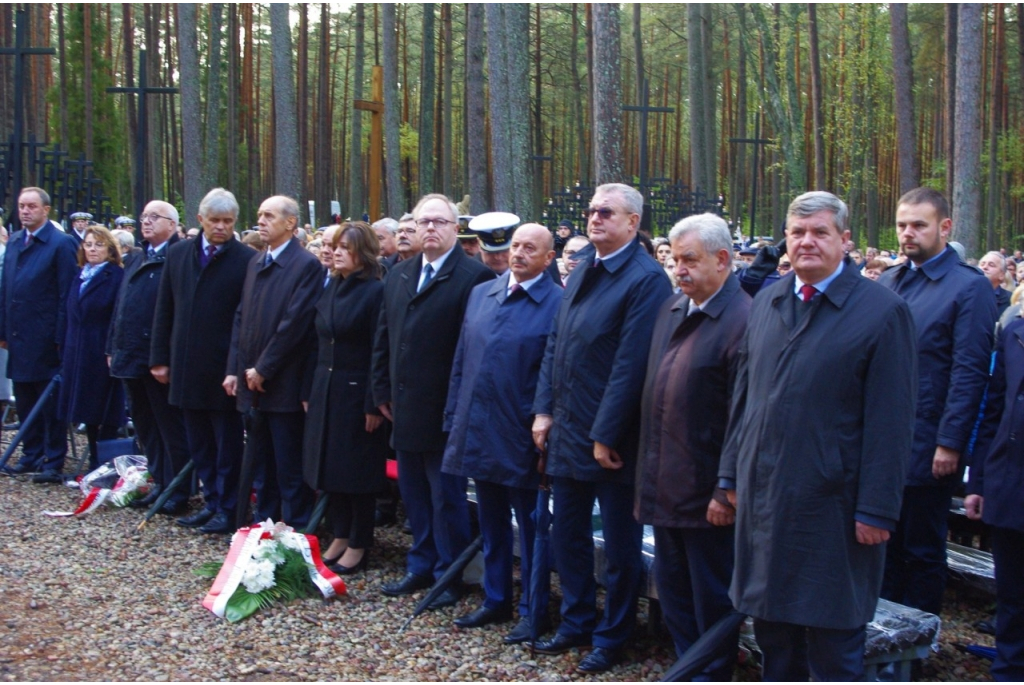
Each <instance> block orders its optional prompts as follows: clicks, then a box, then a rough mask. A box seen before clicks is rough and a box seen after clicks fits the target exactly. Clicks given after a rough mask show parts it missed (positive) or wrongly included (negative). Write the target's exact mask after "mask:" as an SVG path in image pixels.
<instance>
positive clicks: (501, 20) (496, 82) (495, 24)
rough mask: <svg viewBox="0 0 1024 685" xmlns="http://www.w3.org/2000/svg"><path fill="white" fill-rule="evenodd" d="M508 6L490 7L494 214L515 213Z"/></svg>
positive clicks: (494, 5) (488, 11) (488, 83)
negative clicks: (506, 17) (507, 38)
mask: <svg viewBox="0 0 1024 685" xmlns="http://www.w3.org/2000/svg"><path fill="white" fill-rule="evenodd" d="M506 7H507V5H506V4H505V3H487V5H486V11H487V48H488V52H487V85H488V91H489V96H490V97H489V101H488V102H489V111H490V115H491V159H493V160H494V164H493V165H492V167H491V174H492V176H493V178H494V191H493V192H494V196H493V197H494V203H493V206H492V207H491V209H492V210H494V211H499V212H514V211H515V195H514V193H513V190H512V182H513V181H512V164H511V163H510V162H511V160H510V159H509V157H510V156H511V154H512V143H511V141H510V140H509V136H510V132H511V125H510V123H509V108H508V103H507V102H506V98H507V97H508V95H509V86H508V80H509V73H508V57H507V55H506V54H505V53H506V50H507V49H508V43H507V41H506V35H505V11H506Z"/></svg>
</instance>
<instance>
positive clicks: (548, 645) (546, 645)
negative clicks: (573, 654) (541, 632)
mask: <svg viewBox="0 0 1024 685" xmlns="http://www.w3.org/2000/svg"><path fill="white" fill-rule="evenodd" d="M589 646H590V636H589V635H570V636H566V635H562V634H561V633H555V636H554V637H553V638H551V639H550V640H541V641H539V642H538V643H537V644H535V645H534V646H533V648H534V650H535V651H536V652H537V653H538V654H562V653H563V652H568V651H569V650H570V649H573V648H574V647H589Z"/></svg>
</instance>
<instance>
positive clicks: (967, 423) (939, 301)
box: [878, 247, 996, 485]
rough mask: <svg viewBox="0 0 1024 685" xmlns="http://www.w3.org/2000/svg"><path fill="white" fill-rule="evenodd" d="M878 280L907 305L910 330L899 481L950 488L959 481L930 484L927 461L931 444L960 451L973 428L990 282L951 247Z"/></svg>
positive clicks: (984, 360) (985, 350)
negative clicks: (910, 369) (905, 448)
mask: <svg viewBox="0 0 1024 685" xmlns="http://www.w3.org/2000/svg"><path fill="white" fill-rule="evenodd" d="M878 282H879V283H881V284H882V285H884V286H886V287H887V288H889V289H890V290H893V291H894V292H896V293H897V294H898V295H900V296H901V297H903V299H905V300H906V301H907V304H908V305H910V312H911V313H912V314H913V315H914V325H915V327H916V329H917V350H918V353H919V354H920V359H919V360H918V366H917V370H918V374H919V377H918V385H917V390H918V397H917V418H916V423H915V428H914V445H913V450H912V452H911V457H910V461H909V462H908V464H907V469H908V470H907V481H906V484H907V485H939V484H942V483H950V482H952V481H954V480H956V479H957V478H958V476H957V475H956V474H952V475H950V476H946V477H945V478H943V479H941V480H937V479H936V478H935V477H934V476H933V475H932V460H933V458H934V456H935V447H936V446H937V445H942V446H943V447H948V448H950V449H953V450H956V451H958V452H961V453H963V452H964V451H965V450H966V449H967V443H968V441H969V440H970V437H971V431H972V430H973V429H974V424H975V421H976V419H977V417H978V409H979V406H980V404H981V398H982V394H983V393H984V392H985V385H986V384H987V383H988V373H989V367H990V363H991V362H990V360H991V354H992V330H993V328H994V327H995V323H996V301H995V296H994V295H993V294H992V285H991V284H990V283H989V282H988V279H986V278H985V277H984V276H983V275H982V274H981V272H980V271H978V270H977V269H975V268H974V267H972V266H968V265H967V264H964V263H963V262H961V261H960V259H959V257H958V256H957V254H956V252H955V251H954V250H953V248H951V247H947V248H946V251H945V252H944V253H942V256H941V257H940V258H939V259H937V260H936V261H934V262H931V263H930V264H925V265H924V266H922V267H921V269H920V270H919V271H918V272H917V273H915V272H913V271H911V269H910V264H909V262H908V263H904V264H902V265H900V266H898V267H893V268H891V269H888V270H887V271H886V272H885V273H883V274H882V276H881V277H880V278H879V279H878ZM963 461H964V460H963V459H961V464H962V463H963Z"/></svg>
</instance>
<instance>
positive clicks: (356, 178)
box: [346, 3, 366, 220]
mask: <svg viewBox="0 0 1024 685" xmlns="http://www.w3.org/2000/svg"><path fill="white" fill-rule="evenodd" d="M363 8H364V5H363V3H357V4H356V6H355V13H356V21H355V41H354V43H355V56H354V58H353V59H354V60H355V64H354V67H353V69H352V101H353V102H354V101H356V100H361V99H362V97H363V62H364V61H366V60H365V54H366V51H365V45H364V36H365V31H364V27H365V21H364V16H365V15H364V12H363ZM350 116H351V117H352V138H351V140H352V147H351V148H350V149H349V158H348V209H347V210H346V211H347V212H348V215H349V216H350V217H352V218H353V219H354V220H358V219H360V218H361V217H362V216H363V110H361V109H356V108H354V107H353V108H352V113H351V115H350Z"/></svg>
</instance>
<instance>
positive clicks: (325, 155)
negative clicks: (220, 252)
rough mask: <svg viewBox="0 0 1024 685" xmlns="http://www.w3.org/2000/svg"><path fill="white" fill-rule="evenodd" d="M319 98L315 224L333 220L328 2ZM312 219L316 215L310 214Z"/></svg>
mask: <svg viewBox="0 0 1024 685" xmlns="http://www.w3.org/2000/svg"><path fill="white" fill-rule="evenodd" d="M318 67H319V74H318V78H317V99H318V102H319V116H318V117H317V120H316V140H317V144H316V145H315V146H314V147H313V151H314V152H313V199H314V200H315V201H316V218H315V222H314V223H315V225H317V226H327V225H328V224H330V223H331V180H332V174H331V149H332V147H333V146H332V145H331V138H332V136H333V128H334V127H333V126H332V125H331V124H332V122H333V121H334V116H333V112H332V111H331V82H330V76H331V10H330V4H329V3H326V2H324V3H321V4H320V50H319V65H318ZM310 218H311V219H312V218H313V217H310Z"/></svg>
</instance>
